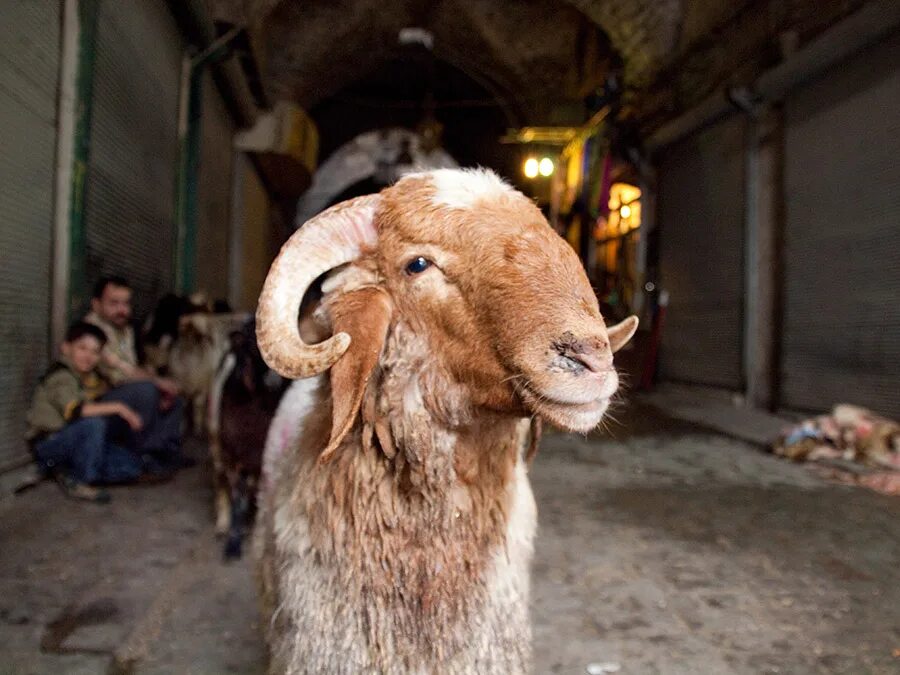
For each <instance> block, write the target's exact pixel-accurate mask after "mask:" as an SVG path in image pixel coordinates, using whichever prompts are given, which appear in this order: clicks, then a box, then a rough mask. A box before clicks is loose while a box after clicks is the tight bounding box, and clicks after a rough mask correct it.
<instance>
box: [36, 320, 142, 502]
mask: <svg viewBox="0 0 900 675" xmlns="http://www.w3.org/2000/svg"><path fill="white" fill-rule="evenodd" d="M105 343H106V335H105V334H104V332H103V331H102V330H101V329H100V328H98V327H97V326H94V325H92V324H89V323H86V322H84V321H77V322H75V323H73V324H72V325H71V326H70V327H69V329H68V330H67V331H66V336H65V341H64V342H63V344H62V348H61V350H60V351H61V352H62V354H61V357H60V359H59V360H58V361H57V362H56V363H54V364H53V365H51V366H50V368H49V369H48V370H47V372H46V373H45V374H44V376H43V377H42V378H41V381H40V384H39V385H38V387H37V390H36V391H35V393H34V399H33V401H32V404H31V408H30V409H29V411H28V432H27V433H26V436H25V437H26V440H27V441H28V443H29V445H30V447H31V450H32V452H33V453H34V456H35V459H36V460H37V463H38V466H39V467H40V469H41V470H42V471H44V472H46V473H53V474H55V476H56V478H57V480H58V481H59V483H60V485H61V486H62V488H63V490H64V491H65V492H66V494H68V495H69V496H70V497H75V498H78V499H87V500H90V501H95V502H101V503H106V502H108V501H109V493H108V492H106V491H105V490H103V489H99V488H97V487H95V486H96V485H99V484H109V483H123V482H128V481H131V480H135V479H136V478H138V477H139V476H140V475H141V472H142V468H143V467H142V462H141V459H140V457H139V456H138V455H137V454H136V453H134V452H132V451H131V450H129V449H127V448H124V447H122V446H120V445H116V444H114V443H112V442H111V440H112V428H111V427H113V426H114V425H116V424H121V423H122V422H120V420H121V421H123V422H124V423H125V424H127V426H128V427H130V429H131V430H132V431H134V432H137V431H140V429H141V427H142V426H143V421H142V420H141V417H140V416H139V415H138V414H137V413H136V412H135V411H134V410H133V409H131V408H130V407H128V406H127V405H125V404H124V403H121V402H118V401H108V402H101V401H97V400H96V399H97V398H98V397H100V396H101V395H102V394H103V393H104V392H105V391H106V389H107V388H108V387H107V384H106V382H105V380H103V378H101V377H100V375H99V374H98V373H97V371H96V367H97V363H98V361H99V360H100V352H101V350H102V349H103V345H104V344H105Z"/></svg>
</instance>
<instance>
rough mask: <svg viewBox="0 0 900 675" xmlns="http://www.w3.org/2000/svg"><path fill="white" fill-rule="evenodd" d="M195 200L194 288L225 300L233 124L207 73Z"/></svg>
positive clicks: (229, 226)
mask: <svg viewBox="0 0 900 675" xmlns="http://www.w3.org/2000/svg"><path fill="white" fill-rule="evenodd" d="M202 106H203V107H202V108H201V111H202V115H201V119H200V168H199V172H200V175H199V177H198V181H197V183H198V185H197V188H198V199H197V207H198V208H197V211H198V213H197V277H196V278H197V289H198V290H202V291H205V292H206V293H207V294H208V295H209V297H210V298H212V299H215V298H227V297H228V238H229V233H230V231H231V185H232V176H231V172H232V168H231V167H232V161H233V158H232V154H233V152H232V138H233V137H234V123H233V122H232V120H231V116H230V115H229V114H228V109H227V108H226V107H225V102H224V101H223V100H222V95H221V94H220V93H219V90H218V89H217V88H216V86H215V84H214V82H213V80H212V78H211V77H210V76H209V73H206V74H205V75H204V80H203V103H202Z"/></svg>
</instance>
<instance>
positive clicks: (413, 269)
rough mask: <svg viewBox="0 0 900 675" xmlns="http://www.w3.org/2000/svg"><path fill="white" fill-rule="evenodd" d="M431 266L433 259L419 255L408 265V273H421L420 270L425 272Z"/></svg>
mask: <svg viewBox="0 0 900 675" xmlns="http://www.w3.org/2000/svg"><path fill="white" fill-rule="evenodd" d="M429 267H431V261H430V260H428V259H427V258H423V257H422V256H419V257H418V258H413V259H412V260H411V261H410V262H409V264H408V265H407V266H406V273H407V274H419V273H420V272H424V271H425V270H427V269H428V268H429Z"/></svg>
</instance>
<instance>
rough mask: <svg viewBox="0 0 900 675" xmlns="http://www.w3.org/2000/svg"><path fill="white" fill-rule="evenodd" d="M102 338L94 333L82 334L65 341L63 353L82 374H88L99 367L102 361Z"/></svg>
mask: <svg viewBox="0 0 900 675" xmlns="http://www.w3.org/2000/svg"><path fill="white" fill-rule="evenodd" d="M101 349H102V346H101V344H100V340H98V339H97V338H95V337H94V336H93V335H82V336H81V337H80V338H78V339H77V340H73V341H72V342H63V344H62V353H63V355H65V357H66V358H67V359H69V362H70V363H71V364H72V365H73V366H74V368H75V370H77V371H78V372H79V373H81V374H82V375H86V374H88V373H89V372H91V371H92V370H93V369H94V368H96V367H97V362H98V361H100V350H101Z"/></svg>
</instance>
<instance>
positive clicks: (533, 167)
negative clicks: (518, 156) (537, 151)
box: [522, 157, 539, 178]
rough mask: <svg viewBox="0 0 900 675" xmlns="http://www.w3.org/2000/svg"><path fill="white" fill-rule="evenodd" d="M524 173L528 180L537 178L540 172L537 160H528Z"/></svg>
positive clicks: (531, 158) (530, 158) (532, 158)
mask: <svg viewBox="0 0 900 675" xmlns="http://www.w3.org/2000/svg"><path fill="white" fill-rule="evenodd" d="M522 171H523V172H524V173H525V177H526V178H536V177H537V175H538V171H539V168H538V161H537V159H535V158H534V157H529V158H528V159H526V160H525V166H524V167H523V169H522Z"/></svg>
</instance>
